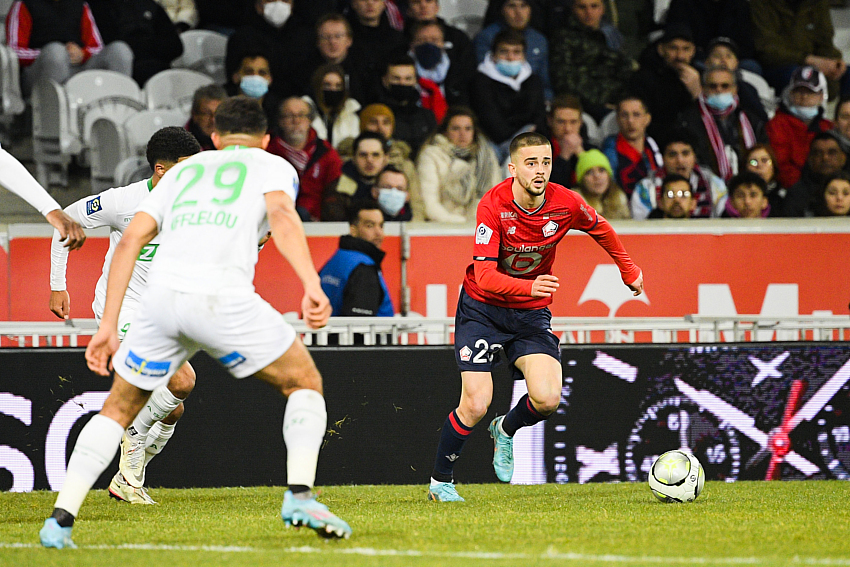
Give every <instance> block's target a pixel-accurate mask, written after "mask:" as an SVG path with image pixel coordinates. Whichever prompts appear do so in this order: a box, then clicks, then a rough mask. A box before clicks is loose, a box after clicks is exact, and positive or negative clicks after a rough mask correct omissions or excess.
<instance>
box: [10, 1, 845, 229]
mask: <svg viewBox="0 0 850 567" xmlns="http://www.w3.org/2000/svg"><path fill="white" fill-rule="evenodd" d="M829 7H830V3H829V1H828V0H749V1H741V0H672V1H671V2H670V5H669V10H668V11H667V14H666V18H665V21H664V22H663V24H657V23H655V21H654V20H653V14H652V9H653V3H652V2H648V1H646V0H490V2H489V5H488V8H487V10H486V14H485V16H484V21H483V25H482V27H481V29H480V31H478V32H477V33H476V34H475V35H474V37H469V36H468V35H467V34H466V32H465V31H464V30H463V29H461V28H460V27H456V26H454V25H452V23H450V22H447V21H445V20H444V19H442V18H440V17H439V16H438V14H439V12H440V0H310V1H307V0H241V1H225V0H194V1H193V0H156V1H154V0H136V1H134V2H128V1H121V2H115V1H113V0H88V1H87V2H84V1H83V0H16V1H15V2H13V3H12V6H11V8H10V10H9V13H8V15H7V17H6V42H7V44H8V45H9V46H10V47H11V48H12V49H13V50H14V51H15V53H16V54H17V56H18V60H19V62H20V65H21V71H22V72H21V80H22V89H23V92H24V94H26V93H28V92H29V90H30V89H31V88H32V85H33V84H34V82H35V81H36V80H38V78H39V77H41V76H48V77H51V78H54V79H55V80H57V81H58V82H60V83H61V82H63V81H65V80H67V79H68V78H69V77H70V76H72V75H73V74H74V73H77V72H79V71H80V70H83V69H87V68H106V69H112V70H115V71H118V72H121V73H124V74H127V75H130V76H132V77H133V78H134V79H135V80H136V81H137V82H138V83H139V84H140V85H142V84H144V81H145V80H147V78H149V77H151V76H152V75H153V74H155V73H156V72H158V71H160V70H162V69H165V68H168V67H169V65H170V62H171V61H172V60H173V59H175V58H176V57H178V56H179V55H180V53H181V50H182V48H181V44H180V41H179V34H180V33H181V32H183V31H185V30H188V29H191V28H196V27H197V28H203V29H210V30H214V31H218V32H221V33H224V34H226V35H228V38H229V39H228V42H227V51H226V56H225V63H224V66H225V76H226V77H227V78H228V80H227V83H226V84H224V85H215V86H207V87H203V88H201V89H199V90H198V91H197V93H196V95H195V97H194V100H193V105H192V113H191V118H190V120H189V122H188V123H187V125H186V128H187V129H188V130H189V131H190V132H192V133H193V134H194V135H195V136H196V138H197V139H198V141H199V143H200V144H201V147H202V148H203V149H211V148H212V144H211V141H210V139H209V134H210V132H211V131H212V113H213V112H214V110H215V108H216V107H217V105H218V104H219V103H220V102H221V101H222V100H224V99H225V98H227V97H228V96H232V95H235V94H243V95H247V96H249V97H253V98H256V99H258V100H259V101H260V102H261V104H262V107H263V109H264V110H265V112H266V114H267V116H268V119H269V124H271V125H272V127H271V132H270V133H271V134H272V142H271V143H270V144H269V147H268V151H270V152H272V153H275V154H277V155H280V156H282V157H284V158H285V159H286V160H287V161H289V162H290V163H291V164H292V165H293V166H294V167H295V168H296V169H297V171H298V173H299V176H300V179H301V189H300V194H299V196H298V200H297V203H296V204H297V206H298V210H299V214H300V215H301V217H302V219H304V220H309V221H341V220H346V219H347V218H349V217H348V211H347V209H348V208H349V207H350V206H352V205H353V204H355V203H356V202H358V201H361V200H364V199H375V200H376V201H377V202H378V203H379V205H380V207H381V209H382V211H383V213H384V217H385V219H386V220H402V221H406V220H415V221H416V220H428V221H436V222H443V223H468V222H470V221H471V220H472V219H474V211H475V207H476V205H477V203H478V201H479V200H480V198H481V196H482V195H483V194H484V193H485V192H486V191H487V190H488V189H489V188H490V187H492V186H493V185H494V184H495V183H496V182H497V181H498V180H499V179H501V178H503V177H505V176H506V169H505V166H506V159H507V158H508V155H507V145H508V144H509V142H510V140H511V139H513V137H514V136H515V135H517V134H519V133H521V132H527V131H536V132H540V133H543V134H544V135H546V136H547V137H548V138H549V139H550V140H551V142H552V148H553V158H554V162H553V173H552V181H554V182H557V183H561V184H564V185H566V186H569V187H571V188H574V189H575V190H577V191H580V192H581V194H582V195H583V197H584V198H585V199H586V200H587V201H588V202H590V203H591V204H592V205H593V206H594V207H595V208H597V209H598V210H599V211H600V212H601V213H602V214H603V215H605V216H607V217H610V218H612V219H623V218H633V219H646V218H650V219H651V218H665V217H670V216H677V217H681V218H707V217H733V218H758V217H803V216H846V215H848V214H850V183H848V181H847V180H846V178H847V173H846V172H847V171H848V170H850V160H848V159H847V158H848V153H850V74H848V72H847V65H846V62H845V61H843V59H842V55H841V52H840V50H838V49H837V48H836V47H835V46H834V44H833V41H832V37H833V35H834V30H833V27H832V23H831V20H830V12H829ZM753 14H758V18H754V17H753ZM647 22H649V23H647ZM455 23H458V22H455ZM653 28H657V29H653ZM767 85H770V87H772V88H773V89H774V91H775V93H777V95H778V96H777V97H776V100H769V98H766V97H765V95H764V92H765V88H764V87H765V86H767ZM830 101H831V102H832V103H834V109H835V110H834V114H832V115H831V116H829V117H828V116H826V112H827V104H828V103H829V102H830ZM774 106H775V107H774ZM599 131H604V132H605V133H608V134H609V135H607V136H606V137H604V138H603V137H600V136H596V135H595V133H596V132H599ZM382 173H387V174H388V175H383V174H382ZM668 175H675V176H678V177H681V178H682V179H684V180H685V181H686V182H687V184H688V185H689V188H687V189H685V188H683V185H682V184H681V183H679V184H678V185H677V184H676V183H673V184H670V183H666V182H665V180H666V178H667V176H668ZM678 177H677V179H678ZM673 186H677V187H679V188H677V189H674V188H670V187H673ZM733 187H734V188H735V190H736V191H738V192H739V193H740V195H739V196H738V197H736V196H735V195H734V194H733V191H732V188H733ZM674 203H678V204H676V206H672V205H673V204H674ZM680 209H681V211H682V212H679V211H680ZM671 211H672V212H671Z"/></svg>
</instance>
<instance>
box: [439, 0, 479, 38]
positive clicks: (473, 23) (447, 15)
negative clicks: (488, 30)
mask: <svg viewBox="0 0 850 567" xmlns="http://www.w3.org/2000/svg"><path fill="white" fill-rule="evenodd" d="M487 4H488V2H487V0H442V2H440V16H441V17H442V18H443V19H444V20H446V21H447V22H448V23H449V24H451V25H453V26H455V27H457V28H460V29H462V30H463V31H464V32H466V34H467V35H469V36H470V37H472V36H474V35H475V34H477V33H478V32H479V31H481V27H482V25H483V24H484V14H485V12H487Z"/></svg>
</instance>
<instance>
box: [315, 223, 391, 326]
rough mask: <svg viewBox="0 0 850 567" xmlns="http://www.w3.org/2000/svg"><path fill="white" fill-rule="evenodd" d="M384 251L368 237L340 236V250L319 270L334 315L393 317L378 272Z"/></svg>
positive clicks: (387, 291)
mask: <svg viewBox="0 0 850 567" xmlns="http://www.w3.org/2000/svg"><path fill="white" fill-rule="evenodd" d="M384 255H385V252H384V251H383V250H381V249H380V248H378V247H377V246H375V245H374V244H372V243H371V242H369V241H366V240H363V239H362V238H357V237H355V236H351V235H348V234H346V235H344V236H341V237H340V239H339V250H337V251H336V253H335V254H334V255H333V256H332V257H331V259H330V260H328V263H327V264H325V265H324V267H323V268H322V269H321V271H320V272H319V276H320V277H321V278H322V289H323V290H324V292H325V294H326V295H327V296H328V298H329V299H330V301H331V307H332V308H333V312H332V313H331V316H333V317H357V316H361V317H392V316H393V314H394V313H395V311H394V310H393V304H392V301H390V292H389V290H388V289H387V282H386V281H384V275H383V274H382V273H381V262H382V261H383V259H384Z"/></svg>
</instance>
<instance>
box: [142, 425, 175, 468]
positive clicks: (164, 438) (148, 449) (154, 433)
mask: <svg viewBox="0 0 850 567" xmlns="http://www.w3.org/2000/svg"><path fill="white" fill-rule="evenodd" d="M175 425H177V424H176V423H172V424H170V425H169V424H166V423H162V422H161V421H157V422H156V423H154V424H153V427H151V429H150V431H148V437H147V439H145V466H148V463H149V462H150V461H151V459H153V458H154V457H156V456H157V455H159V453H160V452H161V451H162V449H163V448H164V447H165V444H166V443H168V440H169V439H171V436H172V435H174V426H175Z"/></svg>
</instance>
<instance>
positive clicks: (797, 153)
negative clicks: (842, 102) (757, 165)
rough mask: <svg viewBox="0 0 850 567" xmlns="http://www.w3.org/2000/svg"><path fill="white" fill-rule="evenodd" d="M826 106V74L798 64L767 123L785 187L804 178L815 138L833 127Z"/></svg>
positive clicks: (779, 172) (781, 182) (779, 178)
mask: <svg viewBox="0 0 850 567" xmlns="http://www.w3.org/2000/svg"><path fill="white" fill-rule="evenodd" d="M825 107H826V77H825V76H824V75H823V73H821V72H820V71H818V70H817V69H815V68H814V67H811V66H809V65H804V66H802V67H798V68H797V70H796V71H794V74H793V76H792V77H791V82H790V83H789V84H788V86H787V87H786V88H785V91H784V92H783V93H782V102H781V104H780V105H779V109H778V110H777V111H776V114H775V115H774V116H773V118H771V119H770V121H769V122H768V123H767V127H766V130H767V137H768V139H769V140H770V145H771V147H773V151H774V153H775V154H776V180H777V181H778V182H779V185H781V186H782V187H791V186H792V185H794V184H795V183H797V181H799V180H800V174H801V173H802V171H803V166H804V165H806V159H807V158H808V156H809V146H810V145H811V143H812V139H814V137H815V135H817V134H818V133H820V132H826V131H827V130H830V129H831V128H832V121H831V120H827V119H826V118H824V109H825Z"/></svg>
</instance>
